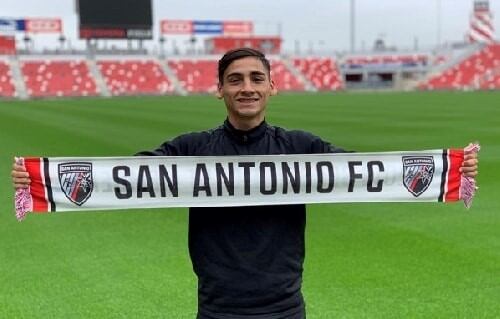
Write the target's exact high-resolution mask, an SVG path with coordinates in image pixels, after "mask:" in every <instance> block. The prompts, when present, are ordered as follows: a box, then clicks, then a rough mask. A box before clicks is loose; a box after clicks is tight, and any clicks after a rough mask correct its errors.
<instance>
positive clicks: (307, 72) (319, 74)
mask: <svg viewBox="0 0 500 319" xmlns="http://www.w3.org/2000/svg"><path fill="white" fill-rule="evenodd" d="M293 64H294V66H295V67H296V68H297V69H299V70H300V72H302V73H303V74H304V76H305V77H306V78H307V79H308V80H309V81H311V83H312V84H313V85H314V86H315V87H316V88H317V89H318V90H320V91H326V90H339V89H342V88H343V87H344V85H343V82H342V75H341V74H340V72H339V70H338V68H337V65H336V64H335V61H334V60H333V59H330V58H296V59H294V60H293Z"/></svg>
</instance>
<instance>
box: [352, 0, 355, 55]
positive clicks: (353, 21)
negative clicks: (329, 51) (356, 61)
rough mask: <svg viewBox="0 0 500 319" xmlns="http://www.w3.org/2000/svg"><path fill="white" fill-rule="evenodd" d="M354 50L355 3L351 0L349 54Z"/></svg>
mask: <svg viewBox="0 0 500 319" xmlns="http://www.w3.org/2000/svg"><path fill="white" fill-rule="evenodd" d="M355 50H356V3H355V0H351V52H354V51H355Z"/></svg>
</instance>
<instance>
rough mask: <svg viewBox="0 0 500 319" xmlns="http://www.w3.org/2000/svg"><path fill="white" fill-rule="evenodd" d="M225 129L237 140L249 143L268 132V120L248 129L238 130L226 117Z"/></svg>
mask: <svg viewBox="0 0 500 319" xmlns="http://www.w3.org/2000/svg"><path fill="white" fill-rule="evenodd" d="M224 130H225V131H226V132H227V133H228V134H229V136H231V137H232V138H233V139H235V140H236V141H237V142H239V143H244V144H247V143H252V142H253V141H255V140H258V139H260V138H261V137H262V136H263V135H264V134H265V133H266V130H267V123H266V121H262V122H261V123H260V124H259V125H257V126H256V127H254V128H252V129H250V130H248V131H244V130H238V129H237V128H235V127H234V126H233V125H232V124H231V123H229V120H228V119H226V120H225V121H224Z"/></svg>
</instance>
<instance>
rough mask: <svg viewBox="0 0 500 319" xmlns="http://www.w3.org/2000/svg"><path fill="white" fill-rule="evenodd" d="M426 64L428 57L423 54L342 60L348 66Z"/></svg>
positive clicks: (374, 56)
mask: <svg viewBox="0 0 500 319" xmlns="http://www.w3.org/2000/svg"><path fill="white" fill-rule="evenodd" d="M427 63H428V56H427V55H424V54H390V55H367V56H351V57H347V58H346V59H345V60H344V64H346V65H348V66H356V65H368V64H380V65H383V64H399V65H403V66H405V65H407V66H414V65H422V64H427Z"/></svg>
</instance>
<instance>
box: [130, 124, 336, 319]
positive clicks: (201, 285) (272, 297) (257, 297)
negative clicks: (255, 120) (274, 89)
mask: <svg viewBox="0 0 500 319" xmlns="http://www.w3.org/2000/svg"><path fill="white" fill-rule="evenodd" d="M331 152H343V150H342V149H338V148H335V147H333V146H331V145H330V144H329V143H326V142H324V141H322V140H321V139H320V138H318V137H316V136H314V135H312V134H310V133H307V132H303V131H287V130H284V129H282V128H279V127H274V126H270V125H268V124H267V123H266V122H263V123H261V124H260V125H259V126H258V127H256V128H254V129H252V130H250V131H240V130H237V129H235V128H234V127H233V126H232V125H231V124H230V123H229V121H227V120H226V121H225V122H224V124H223V125H222V126H220V127H217V128H215V129H212V130H209V131H205V132H199V133H189V134H185V135H181V136H179V137H177V138H175V139H173V140H172V141H169V142H165V143H164V144H162V145H161V146H160V147H159V148H158V149H156V150H154V151H148V152H142V153H139V155H153V156H154V155H156V156H195V155H196V156H208V155H263V154H266V155H271V154H311V153H331ZM305 224H306V215H305V205H303V204H302V205H282V206H251V207H225V208H220V207H219V208H211V207H206V208H194V207H193V208H190V209H189V253H190V256H191V260H192V263H193V269H194V272H195V273H196V275H197V276H198V305H199V318H249V317H248V316H251V318H273V319H277V318H290V317H292V316H294V315H296V314H300V313H303V312H304V301H303V298H302V294H301V284H302V264H303V261H304V231H305Z"/></svg>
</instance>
